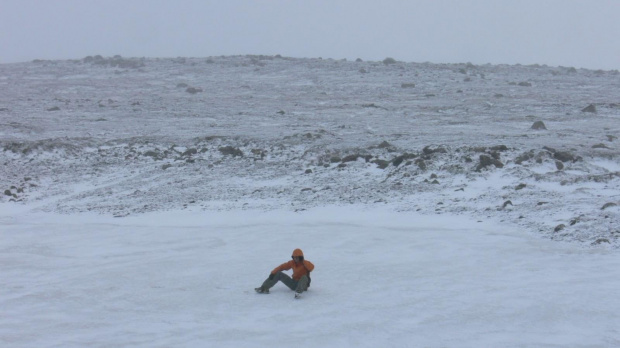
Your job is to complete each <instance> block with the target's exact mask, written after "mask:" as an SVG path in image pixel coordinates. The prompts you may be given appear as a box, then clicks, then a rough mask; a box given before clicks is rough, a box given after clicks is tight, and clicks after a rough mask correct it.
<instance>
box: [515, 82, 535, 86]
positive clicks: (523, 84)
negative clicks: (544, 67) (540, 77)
mask: <svg viewBox="0 0 620 348" xmlns="http://www.w3.org/2000/svg"><path fill="white" fill-rule="evenodd" d="M518 85H519V86H521V87H532V84H531V83H529V82H525V81H523V82H519V83H518Z"/></svg>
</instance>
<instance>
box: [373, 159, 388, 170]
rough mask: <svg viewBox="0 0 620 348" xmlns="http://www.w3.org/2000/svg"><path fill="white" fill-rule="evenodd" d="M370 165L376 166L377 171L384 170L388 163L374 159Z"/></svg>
mask: <svg viewBox="0 0 620 348" xmlns="http://www.w3.org/2000/svg"><path fill="white" fill-rule="evenodd" d="M371 163H374V164H376V165H377V167H378V168H379V169H385V168H387V167H388V166H389V165H390V162H389V161H386V160H381V159H376V160H374V161H372V162H371Z"/></svg>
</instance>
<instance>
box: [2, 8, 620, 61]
mask: <svg viewBox="0 0 620 348" xmlns="http://www.w3.org/2000/svg"><path fill="white" fill-rule="evenodd" d="M96 54H101V55H103V56H112V55H116V54H120V55H122V56H124V57H180V56H182V57H207V56H219V55H237V54H266V55H275V54H281V55H283V56H290V57H309V58H313V57H323V58H334V59H342V58H347V59H356V58H362V59H364V60H382V59H384V58H386V57H393V58H395V59H397V60H402V61H408V62H434V63H463V62H472V63H474V64H485V63H492V64H516V63H521V64H534V63H538V64H547V65H551V66H559V65H561V66H573V67H577V68H581V67H583V68H591V69H620V0H376V1H367V0H303V1H302V0H297V1H296V0H254V1H250V0H0V63H11V62H19V61H30V60H33V59H77V58H83V57H85V56H88V55H96Z"/></svg>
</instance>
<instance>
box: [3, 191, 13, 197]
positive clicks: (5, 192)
mask: <svg viewBox="0 0 620 348" xmlns="http://www.w3.org/2000/svg"><path fill="white" fill-rule="evenodd" d="M4 195H5V196H13V193H12V192H11V190H4Z"/></svg>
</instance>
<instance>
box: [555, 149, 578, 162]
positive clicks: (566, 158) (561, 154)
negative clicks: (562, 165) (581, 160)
mask: <svg viewBox="0 0 620 348" xmlns="http://www.w3.org/2000/svg"><path fill="white" fill-rule="evenodd" d="M553 157H554V158H555V159H557V160H560V161H562V162H575V161H577V157H575V156H573V154H571V153H570V152H565V151H557V152H556V153H554V154H553Z"/></svg>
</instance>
